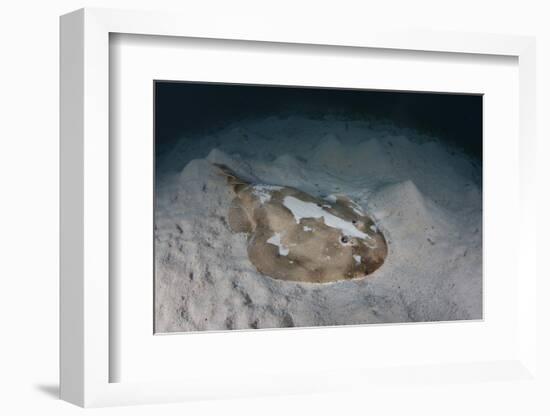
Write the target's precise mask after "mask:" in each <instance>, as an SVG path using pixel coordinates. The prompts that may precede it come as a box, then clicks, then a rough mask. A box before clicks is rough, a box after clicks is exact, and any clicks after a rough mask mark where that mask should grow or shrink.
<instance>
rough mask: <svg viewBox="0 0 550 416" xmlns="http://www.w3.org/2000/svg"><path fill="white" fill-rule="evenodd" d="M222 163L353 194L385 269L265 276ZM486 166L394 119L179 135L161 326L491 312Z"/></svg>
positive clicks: (271, 178)
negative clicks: (317, 277) (316, 277)
mask: <svg viewBox="0 0 550 416" xmlns="http://www.w3.org/2000/svg"><path fill="white" fill-rule="evenodd" d="M210 162H216V163H223V164H226V165H227V166H229V167H231V168H232V169H233V170H235V171H236V172H238V173H239V174H241V175H243V176H244V177H247V178H250V179H255V180H256V181H258V182H260V183H266V184H274V185H286V186H293V187H296V188H298V189H301V190H303V191H305V192H308V193H310V194H312V195H315V196H323V195H328V194H334V193H344V194H346V195H348V196H349V197H351V198H352V199H354V200H355V201H356V202H358V203H359V204H360V205H361V206H362V207H363V208H364V209H365V210H366V211H367V212H368V213H369V214H370V215H371V216H372V217H373V218H374V219H375V221H376V223H377V224H378V226H379V228H380V229H381V230H382V231H383V232H384V235H385V237H386V239H387V240H388V245H389V254H388V257H387V259H386V262H385V264H384V265H383V266H382V267H381V268H380V269H378V270H377V271H376V272H374V273H373V274H372V275H370V276H368V277H366V278H362V279H357V280H351V281H342V282H336V283H327V284H312V283H294V282H287V281H279V280H275V279H272V278H270V277H268V276H265V275H262V274H260V273H259V272H257V271H256V269H255V267H254V266H253V265H252V263H251V262H250V261H249V259H248V256H247V252H246V245H247V236H246V235H245V234H235V233H233V232H232V231H231V230H230V228H229V226H228V224H227V220H226V218H227V211H228V208H229V204H230V202H231V200H232V198H233V195H232V192H231V190H230V188H229V187H228V186H227V185H226V183H225V180H224V178H222V177H221V176H220V175H219V174H218V173H217V172H216V170H215V168H213V167H212V165H211V163H210ZM481 225H482V198H481V168H480V166H479V161H476V160H475V159H471V158H469V157H468V156H466V155H465V154H463V153H461V152H460V151H459V150H457V149H456V148H453V147H450V146H449V145H446V144H445V143H444V142H443V141H441V140H438V139H437V138H434V137H430V136H426V135H423V134H420V133H419V132H417V131H415V130H411V129H404V128H398V127H396V126H394V125H393V124H391V123H387V122H367V121H357V120H355V121H354V120H345V119H343V118H341V117H331V116H327V117H324V118H308V117H307V116H292V117H280V118H279V117H268V118H263V119H256V120H248V121H241V122H239V123H238V124H233V125H230V126H227V127H225V128H223V129H220V130H217V131H214V132H212V133H211V134H203V135H201V136H195V137H185V138H183V139H182V140H180V141H179V142H178V143H177V145H176V146H175V147H174V148H173V149H171V151H170V152H167V153H166V152H165V153H164V154H162V155H160V156H159V157H158V158H157V180H156V211H155V331H156V332H157V333H163V332H180V331H203V330H227V329H249V328H279V327H293V326H298V327H303V326H325V325H344V324H347V325H350V324H370V323H392V322H419V321H449V320H467V319H480V318H481V317H482V245H481V243H482V233H481V230H482V226H481Z"/></svg>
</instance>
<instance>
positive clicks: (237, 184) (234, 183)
mask: <svg viewBox="0 0 550 416" xmlns="http://www.w3.org/2000/svg"><path fill="white" fill-rule="evenodd" d="M212 165H214V166H215V167H216V168H218V170H219V173H220V175H221V176H224V177H225V178H226V179H227V183H228V184H229V186H231V187H232V188H233V191H234V192H239V191H240V190H241V189H243V188H246V187H247V186H248V185H250V182H248V181H246V180H244V179H242V178H241V177H239V176H238V175H237V174H236V173H235V172H234V171H233V170H232V169H231V168H229V167H227V166H226V165H222V164H219V163H212Z"/></svg>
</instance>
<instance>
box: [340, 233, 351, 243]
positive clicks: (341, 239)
mask: <svg viewBox="0 0 550 416" xmlns="http://www.w3.org/2000/svg"><path fill="white" fill-rule="evenodd" d="M340 241H341V242H342V244H347V243H349V238H348V237H346V236H345V235H343V236H342V237H340Z"/></svg>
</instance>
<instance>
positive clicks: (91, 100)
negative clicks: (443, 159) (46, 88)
mask: <svg viewBox="0 0 550 416" xmlns="http://www.w3.org/2000/svg"><path fill="white" fill-rule="evenodd" d="M308 29H309V30H308V31H307V32H305V31H303V28H301V27H297V26H296V27H295V26H286V27H284V29H283V28H281V27H279V26H278V25H276V24H269V23H268V22H265V21H249V20H246V19H244V18H243V21H242V22H239V24H238V25H236V24H235V22H229V21H226V20H224V19H222V18H220V19H216V18H215V17H213V20H212V21H211V22H209V24H207V25H206V24H205V23H204V22H203V21H195V20H194V19H193V17H192V16H186V15H177V14H176V15H174V14H166V13H151V12H135V11H118V10H107V9H82V10H78V11H76V12H73V13H70V14H68V15H65V16H63V17H62V18H61V282H60V286H61V313H60V319H61V323H60V324H61V340H60V348H61V356H60V357H61V369H60V373H61V390H60V394H61V398H62V399H64V400H67V401H69V402H71V403H75V404H77V405H80V406H85V407H87V406H108V405H119V404H138V403H158V402H167V401H182V400H190V399H194V398H209V397H211V398H214V397H239V396H250V395H259V394H280V393H300V392H320V391H325V390H334V389H341V388H346V387H347V386H349V385H352V384H353V385H366V384H369V383H374V382H375V381H380V380H385V382H386V383H388V382H390V383H391V382H394V381H397V380H400V381H403V380H406V379H407V378H408V377H410V372H409V371H408V370H407V369H405V368H404V369H403V370H402V371H400V370H399V369H397V370H396V369H395V368H379V369H372V368H370V369H369V371H368V372H366V373H365V372H361V371H350V370H349V368H348V369H346V368H336V369H335V368H328V367H327V368H323V367H322V366H321V368H320V371H325V372H326V371H330V372H331V374H332V375H333V376H335V377H330V378H329V379H327V381H326V382H325V381H323V382H320V381H319V379H318V377H317V376H318V373H308V374H296V373H293V372H292V371H286V370H284V369H282V370H281V372H280V373H279V374H273V373H271V374H269V375H268V376H266V377H265V378H264V379H262V380H258V379H255V380H248V381H246V380H244V381H243V380H238V381H235V379H234V377H233V375H231V374H220V376H219V380H218V382H217V383H215V385H213V383H212V381H211V380H208V379H207V378H202V379H197V378H188V379H183V380H178V381H169V380H161V381H158V380H157V381H148V382H112V374H111V372H110V366H111V365H112V363H113V362H114V360H117V359H119V358H120V357H117V356H116V354H115V353H114V351H113V350H112V349H110V337H112V336H113V333H112V331H113V328H112V327H111V326H110V318H111V317H110V310H111V311H112V310H113V308H114V305H112V302H113V298H112V297H110V291H112V290H113V288H112V287H110V282H109V275H110V268H111V267H112V259H110V253H109V241H110V240H109V238H110V237H109V229H110V221H111V220H112V218H110V205H109V204H110V199H111V198H112V195H110V194H109V192H110V170H112V169H113V166H112V163H113V160H112V159H110V153H109V135H110V132H109V117H110V114H109V94H110V83H109V81H110V79H109V36H110V34H113V33H122V34H133V35H154V36H170V37H184V38H203V39H225V40H229V41H231V40H233V41H247V42H277V43H280V44H281V45H282V47H284V45H288V44H301V45H330V46H331V47H335V48H349V47H353V48H377V49H386V50H410V51H429V52H435V53H443V54H448V53H451V54H474V55H475V54H482V55H504V56H510V57H515V58H517V59H518V66H519V114H518V119H519V137H520V143H519V144H520V147H519V178H517V180H518V182H519V185H520V189H519V192H518V201H517V202H518V206H519V210H520V213H524V214H526V213H529V215H521V216H520V220H519V222H520V227H519V228H520V229H521V232H520V233H519V245H518V252H517V254H518V264H517V267H518V268H517V270H514V273H516V275H517V273H519V270H521V271H522V274H521V276H522V278H521V280H520V282H519V283H520V284H519V286H518V293H517V315H516V317H517V325H518V333H517V342H518V348H517V350H515V351H516V352H515V353H514V354H510V356H509V357H506V358H499V360H498V361H481V362H469V363H453V362H449V363H445V364H441V365H440V366H439V367H437V370H436V371H437V372H438V373H441V374H442V375H443V377H444V378H446V379H447V380H455V379H461V380H470V381H471V382H479V380H480V379H483V377H481V378H479V377H477V376H476V374H478V375H479V374H480V372H483V373H484V376H487V375H488V374H493V373H494V374H495V377H497V378H498V377H500V376H502V377H503V378H505V379H507V380H509V379H513V380H515V379H517V380H518V381H519V380H524V379H525V378H532V377H535V376H536V354H535V350H536V303H535V302H534V299H535V288H536V278H537V275H536V269H535V261H534V255H535V251H536V250H534V249H533V245H534V244H535V243H534V242H535V240H536V238H535V230H536V226H535V218H534V216H533V215H531V214H530V213H533V212H535V207H534V204H535V199H534V197H533V193H534V190H533V187H532V182H531V179H532V178H533V176H534V168H535V164H534V160H535V154H534V143H535V128H534V126H535V120H534V117H535V88H536V85H535V76H534V75H535V41H534V39H533V38H530V37H519V36H510V35H487V34H465V33H430V32H420V31H419V32H395V31H383V30H380V29H368V30H363V29H361V30H353V29H350V30H349V31H345V30H344V31H342V30H338V31H329V30H327V28H326V26H323V25H319V26H316V25H315V24H312V25H311V27H310V28H308ZM339 29H341V28H339ZM258 44H259V45H261V43H258ZM402 328H405V327H402ZM410 328H411V327H409V329H407V330H409V331H410ZM115 330H116V328H115ZM403 330H405V329H403ZM295 331H300V330H295ZM264 334H265V333H264ZM332 334H333V335H330V332H328V333H326V336H335V335H334V333H332ZM151 335H152V334H151ZM236 336H239V334H236ZM266 336H269V334H268V335H264V338H265V337H266ZM340 336H341V334H340ZM235 342H237V343H238V342H239V341H238V339H237V341H235ZM418 365H419V367H418V369H417V370H416V371H417V372H416V373H415V377H416V378H417V379H418V378H420V379H422V378H423V377H428V378H429V377H432V376H433V372H434V367H433V366H426V368H423V367H422V362H419V363H418ZM343 379H345V380H348V381H347V382H346V383H344V382H342V380H343ZM392 380H393V381H392ZM220 386H225V388H222V387H220Z"/></svg>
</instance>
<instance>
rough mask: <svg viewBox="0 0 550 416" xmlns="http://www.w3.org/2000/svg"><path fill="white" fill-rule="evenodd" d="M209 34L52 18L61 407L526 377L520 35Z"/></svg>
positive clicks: (104, 14) (530, 92)
mask: <svg viewBox="0 0 550 416" xmlns="http://www.w3.org/2000/svg"><path fill="white" fill-rule="evenodd" d="M216 22H217V21H216ZM216 22H212V24H209V25H204V24H200V23H198V22H193V19H191V18H190V16H183V17H182V16H175V15H169V14H163V13H144V12H126V11H124V12H123V11H112V10H96V9H92V10H90V9H85V10H80V11H77V12H74V13H71V14H69V15H66V16H63V17H62V19H61V84H62V85H61V114H62V120H61V209H62V217H61V218H62V221H61V246H62V260H61V396H62V398H64V399H65V400H68V401H70V402H73V403H76V404H78V405H82V406H104V405H114V404H136V403H153V402H164V401H180V400H191V399H194V398H209V397H212V398H214V397H240V396H253V395H262V394H281V393H301V392H304V393H306V392H321V391H332V390H335V389H336V390H338V389H353V388H364V386H367V385H368V386H370V387H369V388H373V389H376V388H377V387H376V386H377V384H378V383H380V381H381V380H385V381H384V383H410V382H413V379H414V381H415V382H417V381H418V380H427V379H432V378H433V374H434V368H435V369H436V370H435V371H436V372H437V374H438V377H440V378H441V379H445V380H456V379H465V380H468V381H469V382H472V383H476V382H479V381H481V380H487V379H489V380H503V379H505V380H524V379H527V378H529V377H531V375H532V372H533V369H534V368H535V367H534V366H535V364H534V348H535V345H536V338H535V330H534V326H533V325H534V324H533V322H534V321H535V320H534V317H535V315H536V309H535V305H534V303H533V302H532V299H533V293H534V290H535V281H536V271H535V270H534V262H532V256H533V251H534V250H533V249H532V248H533V244H534V241H535V239H534V238H533V233H534V228H535V227H534V226H533V223H532V221H533V219H532V218H531V217H530V216H528V215H522V213H525V212H529V210H530V209H531V208H532V207H530V206H529V204H532V203H533V202H532V200H531V199H530V198H529V195H530V192H532V190H531V189H530V187H529V185H528V183H529V178H530V177H531V175H532V169H533V152H532V143H533V140H534V130H533V120H532V117H533V115H534V111H533V110H534V106H535V102H534V90H535V84H534V77H533V76H532V75H533V71H534V46H533V45H534V41H533V39H531V38H524V37H516V36H505V35H502V36H500V35H499V36H492V35H491V36H490V35H481V34H451V33H440V34H437V36H434V35H433V34H426V33H422V32H418V33H412V32H411V33H406V34H405V33H399V32H395V33H393V32H392V33H386V32H380V31H377V30H375V29H371V30H368V31H365V32H364V33H361V34H357V33H349V32H346V31H338V30H335V31H328V32H327V31H326V30H325V29H323V28H321V27H319V28H317V29H315V27H316V26H314V27H312V30H311V31H310V32H308V33H307V35H306V34H304V33H303V32H302V31H301V30H300V28H298V27H292V26H291V27H287V28H285V30H284V31H283V30H282V29H280V28H278V27H275V26H272V25H262V26H261V27H260V26H258V25H257V23H254V24H252V23H251V24H250V26H247V24H246V19H243V25H242V26H240V27H241V30H240V31H239V33H235V32H234V31H233V30H232V28H233V27H234V26H232V25H231V24H230V23H229V22H226V23H224V22H217V23H216ZM218 23H219V24H218ZM517 149H520V151H519V153H518V151H517ZM511 184H514V186H511ZM504 205H505V206H506V207H507V209H506V210H505V212H504V210H502V206H504ZM512 230H513V240H514V241H513V244H511V241H510V238H511V237H510V235H511V234H512ZM504 253H506V254H504ZM519 270H522V274H521V279H520V276H519ZM220 346H223V348H220ZM404 346H406V348H404ZM411 368H414V369H415V370H414V371H411ZM327 374H330V376H327Z"/></svg>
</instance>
